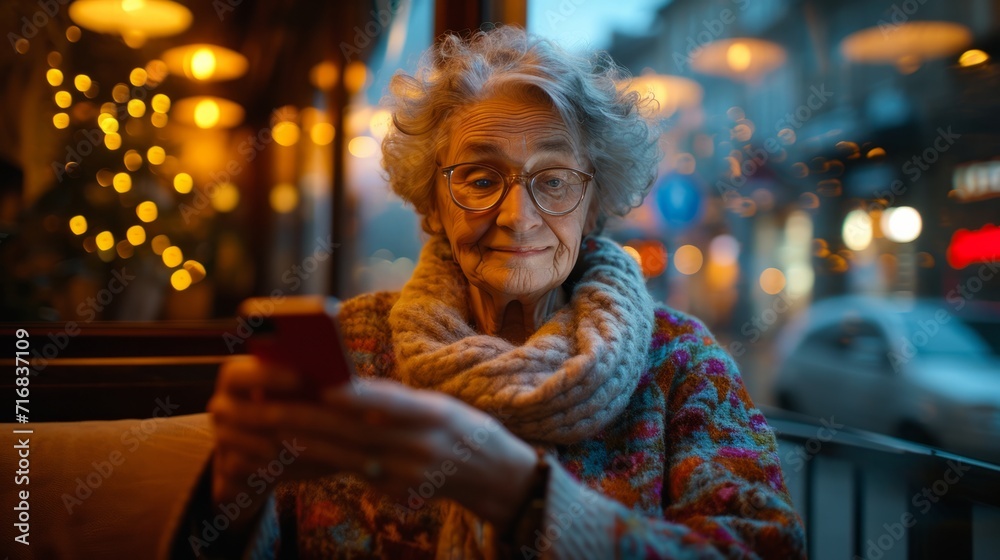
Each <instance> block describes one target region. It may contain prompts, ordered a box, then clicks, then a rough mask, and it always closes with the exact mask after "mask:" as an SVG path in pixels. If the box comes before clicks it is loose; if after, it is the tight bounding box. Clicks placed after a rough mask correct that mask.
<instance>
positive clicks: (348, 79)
mask: <svg viewBox="0 0 1000 560" xmlns="http://www.w3.org/2000/svg"><path fill="white" fill-rule="evenodd" d="M367 81H368V68H367V67H366V66H365V63H364V62H361V61H358V60H355V61H354V62H352V63H350V64H348V65H347V69H345V70H344V85H345V86H346V87H347V91H348V92H350V93H357V92H359V91H361V88H363V87H365V82H367Z"/></svg>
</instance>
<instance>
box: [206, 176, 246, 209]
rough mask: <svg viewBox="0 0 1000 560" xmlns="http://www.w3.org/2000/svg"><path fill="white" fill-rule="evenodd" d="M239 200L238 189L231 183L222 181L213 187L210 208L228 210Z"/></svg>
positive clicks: (234, 206)
mask: <svg viewBox="0 0 1000 560" xmlns="http://www.w3.org/2000/svg"><path fill="white" fill-rule="evenodd" d="M239 202H240V191H239V189H237V188H236V185H234V184H232V183H222V184H221V185H219V186H218V187H216V189H215V196H213V197H212V208H215V209H216V210H217V211H219V212H230V211H232V209H233V208H236V205H237V204H239Z"/></svg>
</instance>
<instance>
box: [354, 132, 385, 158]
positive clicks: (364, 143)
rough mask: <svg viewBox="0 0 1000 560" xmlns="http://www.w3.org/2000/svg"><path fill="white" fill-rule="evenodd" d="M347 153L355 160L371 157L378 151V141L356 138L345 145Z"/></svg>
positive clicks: (366, 137)
mask: <svg viewBox="0 0 1000 560" xmlns="http://www.w3.org/2000/svg"><path fill="white" fill-rule="evenodd" d="M347 151H349V152H351V155H352V156H354V157H356V158H367V157H372V156H373V155H375V152H377V151H378V141H376V140H375V139H374V138H372V137H371V136H358V137H357V138H352V139H351V141H350V143H348V144H347Z"/></svg>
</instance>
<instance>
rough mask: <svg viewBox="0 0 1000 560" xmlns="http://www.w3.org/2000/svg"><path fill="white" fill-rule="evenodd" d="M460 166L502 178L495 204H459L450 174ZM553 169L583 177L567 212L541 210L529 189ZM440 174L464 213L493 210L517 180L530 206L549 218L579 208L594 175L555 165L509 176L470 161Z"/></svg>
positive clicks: (494, 168) (489, 166) (531, 189)
mask: <svg viewBox="0 0 1000 560" xmlns="http://www.w3.org/2000/svg"><path fill="white" fill-rule="evenodd" d="M462 165H477V166H479V167H485V168H486V169H490V170H492V171H495V172H496V173H497V175H499V176H501V177H503V191H502V192H501V193H500V198H498V199H497V201H496V202H494V203H493V204H491V205H490V206H488V207H486V208H469V207H468V206H465V205H464V204H462V203H461V202H459V201H458V199H457V198H455V191H454V189H453V188H452V185H451V174H452V172H453V171H455V168H456V167H459V166H462ZM553 169H566V170H568V171H572V172H574V173H579V174H580V175H583V190H581V191H580V199H579V200H577V201H576V203H575V204H573V207H572V208H570V209H569V210H566V211H565V212H552V211H549V210H546V209H545V208H542V206H541V205H540V204H538V200H536V199H535V191H534V189H533V188H532V187H531V184H532V182H534V180H535V177H536V176H537V175H538V174H539V173H542V172H544V171H551V170H553ZM441 174H442V175H444V176H445V177H446V178H447V181H448V194H450V195H451V201H452V202H454V203H455V205H456V206H458V207H459V208H461V209H462V210H465V211H466V212H473V213H477V214H479V213H483V212H489V211H490V210H493V209H494V208H496V207H497V206H499V205H500V204H501V203H502V202H503V200H504V199H505V198H507V193H509V192H510V187H511V185H513V184H514V181H515V180H519V181H520V182H521V184H522V185H524V188H525V189H526V190H527V191H528V196H529V197H530V198H531V202H532V204H534V205H535V208H537V209H538V211H539V212H541V213H543V214H548V215H549V216H565V215H566V214H569V213H571V212H573V211H574V210H576V209H577V208H579V207H580V203H581V202H583V198H584V197H585V196H587V186H588V185H590V182H591V181H592V180H594V174H593V173H587V172H586V171H580V170H579V169H573V168H572V167H563V166H560V165H556V166H552V167H545V168H543V169H539V170H537V171H534V172H532V173H529V174H527V175H525V174H523V173H511V174H510V175H505V174H504V173H503V172H502V171H500V170H499V169H497V168H496V167H493V166H492V165H487V164H485V163H477V162H472V161H469V162H464V163H456V164H455V165H449V166H448V167H442V168H441Z"/></svg>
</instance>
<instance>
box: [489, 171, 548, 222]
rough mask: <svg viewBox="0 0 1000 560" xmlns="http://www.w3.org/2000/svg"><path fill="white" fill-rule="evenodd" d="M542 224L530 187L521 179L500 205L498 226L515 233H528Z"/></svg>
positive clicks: (511, 187)
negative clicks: (529, 191)
mask: <svg viewBox="0 0 1000 560" xmlns="http://www.w3.org/2000/svg"><path fill="white" fill-rule="evenodd" d="M540 223H542V217H541V215H539V212H538V208H535V203H534V202H532V201H531V195H530V194H529V193H528V185H527V184H526V183H525V182H524V181H523V180H522V179H520V178H518V179H517V180H515V181H514V184H512V185H511V186H510V190H509V191H507V196H506V197H505V198H504V199H503V201H502V202H501V203H500V213H499V215H497V225H499V226H503V227H506V228H510V229H512V230H515V231H527V230H529V229H531V228H533V227H535V226H537V225H538V224H540Z"/></svg>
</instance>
